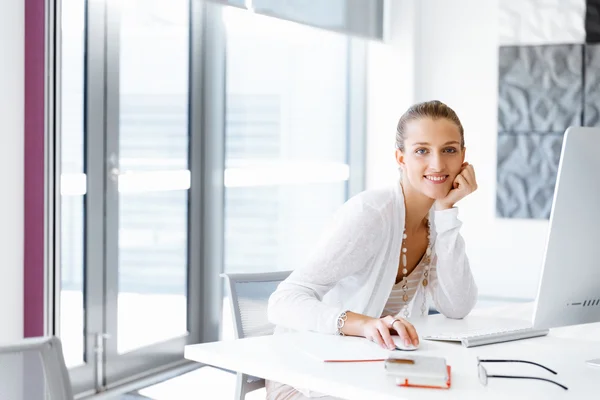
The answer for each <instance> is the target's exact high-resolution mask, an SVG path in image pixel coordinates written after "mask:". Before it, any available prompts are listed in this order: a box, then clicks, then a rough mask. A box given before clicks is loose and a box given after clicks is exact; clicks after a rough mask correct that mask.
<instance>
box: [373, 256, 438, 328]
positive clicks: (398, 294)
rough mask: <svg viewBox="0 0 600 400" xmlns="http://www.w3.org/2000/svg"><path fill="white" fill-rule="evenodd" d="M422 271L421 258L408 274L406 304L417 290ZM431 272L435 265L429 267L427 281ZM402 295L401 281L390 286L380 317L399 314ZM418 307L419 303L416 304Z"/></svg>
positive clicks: (402, 303) (402, 301)
mask: <svg viewBox="0 0 600 400" xmlns="http://www.w3.org/2000/svg"><path fill="white" fill-rule="evenodd" d="M424 272H425V263H424V262H423V260H421V261H420V262H419V264H418V265H417V266H416V267H415V269H414V270H413V271H412V272H411V273H410V275H408V289H407V290H406V294H407V295H408V302H407V304H410V302H411V301H412V299H413V297H414V295H415V293H416V292H417V288H418V287H419V285H420V284H421V282H423V273H424ZM433 274H435V267H433V268H429V281H431V279H432V278H433V276H432V275H433ZM403 296H404V290H402V281H400V282H398V283H397V284H395V285H394V286H393V287H392V291H391V292H390V296H389V297H388V300H387V302H386V303H385V306H384V307H383V311H382V313H381V317H385V316H387V315H392V316H397V315H398V314H400V313H401V312H402V311H403V309H404V300H402V297H403ZM418 307H419V308H420V307H421V305H418Z"/></svg>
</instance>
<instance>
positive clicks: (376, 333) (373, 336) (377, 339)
mask: <svg viewBox="0 0 600 400" xmlns="http://www.w3.org/2000/svg"><path fill="white" fill-rule="evenodd" d="M369 339H371V341H373V342H375V343H377V344H378V345H380V346H381V347H383V348H385V347H386V345H385V343H384V342H383V338H382V337H381V333H379V330H378V329H374V330H373V333H372V334H371V337H370V338H369Z"/></svg>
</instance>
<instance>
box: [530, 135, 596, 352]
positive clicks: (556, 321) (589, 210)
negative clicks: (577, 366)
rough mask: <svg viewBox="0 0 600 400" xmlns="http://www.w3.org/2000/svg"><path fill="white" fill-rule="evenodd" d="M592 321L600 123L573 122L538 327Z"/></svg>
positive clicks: (537, 315) (558, 184)
mask: <svg viewBox="0 0 600 400" xmlns="http://www.w3.org/2000/svg"><path fill="white" fill-rule="evenodd" d="M540 150H541V149H540ZM591 322H600V128H577V127H571V128H568V129H567V131H566V132H565V136H564V139H563V144H562V153H561V156H560V162H559V166H558V177H557V180H556V186H555V190H554V198H553V202H552V210H551V212H550V226H549V232H548V237H547V242H546V251H545V255H544V260H543V265H542V273H541V277H540V282H539V286H538V293H537V297H536V300H535V307H534V314H533V327H534V328H553V327H560V326H567V325H578V324H585V323H591ZM598 356H600V354H599V355H598ZM594 361H596V360H594Z"/></svg>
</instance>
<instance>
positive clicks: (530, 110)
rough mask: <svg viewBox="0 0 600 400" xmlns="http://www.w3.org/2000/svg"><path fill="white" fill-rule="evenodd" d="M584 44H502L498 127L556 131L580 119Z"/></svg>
mask: <svg viewBox="0 0 600 400" xmlns="http://www.w3.org/2000/svg"><path fill="white" fill-rule="evenodd" d="M582 46H583V45H569V44H565V45H546V46H510V47H501V48H500V51H499V64H500V65H499V86H498V90H499V96H498V129H499V130H500V131H509V132H549V131H552V132H557V131H563V130H565V129H566V128H567V127H569V126H572V125H579V124H580V123H581V112H582V108H583V104H582V79H581V65H582V51H583V50H582Z"/></svg>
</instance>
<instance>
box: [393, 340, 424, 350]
mask: <svg viewBox="0 0 600 400" xmlns="http://www.w3.org/2000/svg"><path fill="white" fill-rule="evenodd" d="M394 343H395V344H396V350H401V351H414V350H417V349H418V348H419V345H416V346H415V345H414V344H412V343H411V344H409V345H408V346H407V345H406V344H405V343H404V342H403V341H402V340H395V341H394Z"/></svg>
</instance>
